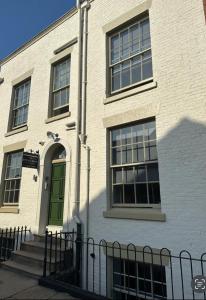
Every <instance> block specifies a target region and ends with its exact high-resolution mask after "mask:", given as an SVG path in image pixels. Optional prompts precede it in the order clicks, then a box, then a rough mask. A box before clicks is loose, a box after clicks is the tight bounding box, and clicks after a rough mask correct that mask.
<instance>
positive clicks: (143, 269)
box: [138, 263, 151, 279]
mask: <svg viewBox="0 0 206 300" xmlns="http://www.w3.org/2000/svg"><path fill="white" fill-rule="evenodd" d="M138 277H139V278H145V279H151V269H150V264H147V263H138Z"/></svg>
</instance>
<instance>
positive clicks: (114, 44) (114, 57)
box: [111, 34, 119, 64]
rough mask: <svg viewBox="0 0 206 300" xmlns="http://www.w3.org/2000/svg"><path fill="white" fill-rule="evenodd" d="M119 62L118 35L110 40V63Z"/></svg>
mask: <svg viewBox="0 0 206 300" xmlns="http://www.w3.org/2000/svg"><path fill="white" fill-rule="evenodd" d="M118 61H119V34H117V35H115V36H113V37H112V38H111V63H112V64H114V63H116V62H118Z"/></svg>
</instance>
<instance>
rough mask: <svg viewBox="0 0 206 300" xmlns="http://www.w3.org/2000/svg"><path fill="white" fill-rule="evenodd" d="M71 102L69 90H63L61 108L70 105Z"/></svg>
mask: <svg viewBox="0 0 206 300" xmlns="http://www.w3.org/2000/svg"><path fill="white" fill-rule="evenodd" d="M68 102H69V89H68V88H66V89H63V90H61V106H63V105H66V104H68Z"/></svg>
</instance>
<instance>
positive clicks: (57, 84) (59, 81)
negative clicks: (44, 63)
mask: <svg viewBox="0 0 206 300" xmlns="http://www.w3.org/2000/svg"><path fill="white" fill-rule="evenodd" d="M69 81H70V60H69V59H67V60H66V61H63V62H61V63H58V64H57V65H56V66H54V84H53V86H54V90H57V89H60V88H64V87H65V86H66V85H68V84H69Z"/></svg>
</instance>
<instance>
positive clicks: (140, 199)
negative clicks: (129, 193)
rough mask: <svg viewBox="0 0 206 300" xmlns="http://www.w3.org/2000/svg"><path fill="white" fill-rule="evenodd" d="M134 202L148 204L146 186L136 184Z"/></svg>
mask: <svg viewBox="0 0 206 300" xmlns="http://www.w3.org/2000/svg"><path fill="white" fill-rule="evenodd" d="M135 188H136V202H137V204H141V203H143V204H145V203H148V200H147V185H146V183H145V184H136V185H135Z"/></svg>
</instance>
